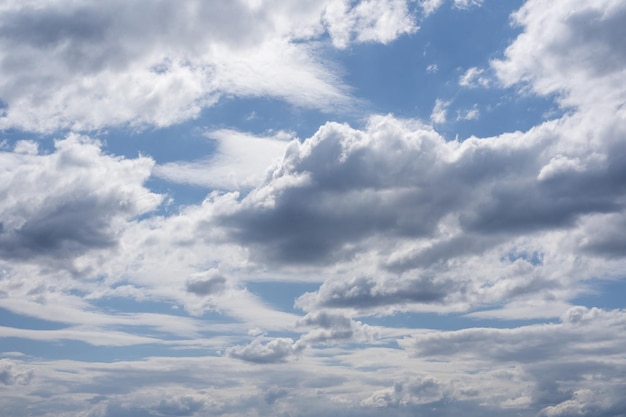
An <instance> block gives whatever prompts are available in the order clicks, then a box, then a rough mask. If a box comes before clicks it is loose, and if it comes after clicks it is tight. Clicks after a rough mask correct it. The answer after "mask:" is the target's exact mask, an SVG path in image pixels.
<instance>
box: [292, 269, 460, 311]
mask: <svg viewBox="0 0 626 417" xmlns="http://www.w3.org/2000/svg"><path fill="white" fill-rule="evenodd" d="M462 285H463V283H460V282H452V281H448V280H440V279H437V278H434V277H402V278H397V277H393V278H379V279H376V278H372V277H359V278H353V279H349V280H339V279H337V280H329V281H326V282H324V283H323V284H322V285H321V287H320V289H319V290H318V291H317V292H314V293H306V294H304V295H302V296H300V297H299V298H298V299H297V300H296V305H297V306H299V307H301V308H304V309H305V310H311V309H314V308H352V309H355V310H358V311H362V312H365V311H368V310H369V309H375V308H377V307H386V306H397V307H401V306H404V305H407V304H411V303H420V304H431V303H443V302H444V301H446V298H447V297H448V296H449V295H450V294H454V293H457V292H460V291H462V290H461V289H460V288H459V287H460V286H462Z"/></svg>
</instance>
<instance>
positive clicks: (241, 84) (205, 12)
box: [0, 0, 415, 131]
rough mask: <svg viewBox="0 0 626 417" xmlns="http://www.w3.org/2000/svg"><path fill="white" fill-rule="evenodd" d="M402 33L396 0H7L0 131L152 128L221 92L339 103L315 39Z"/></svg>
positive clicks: (407, 24)
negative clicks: (101, 0)
mask: <svg viewBox="0 0 626 417" xmlns="http://www.w3.org/2000/svg"><path fill="white" fill-rule="evenodd" d="M373 10H376V13H372V11H373ZM414 30H415V26H414V23H413V18H412V17H411V14H410V11H409V9H408V5H407V2H406V1H405V0H395V1H390V0H384V1H383V0H377V1H373V0H367V1H361V2H356V3H355V2H349V1H323V2H318V1H306V2H299V3H298V4H297V5H296V4H290V3H288V2H281V1H262V2H255V1H243V0H238V1H218V2H210V3H207V2H202V1H191V2H186V3H185V4H184V5H181V4H178V3H176V2H171V1H166V0H165V1H161V0H160V1H156V2H154V1H150V2H147V1H133V2H125V1H111V2H107V3H99V2H98V3H94V2H90V1H78V2H64V1H59V2H48V3H42V2H38V1H28V2H9V3H7V4H5V5H3V6H2V8H1V9H0V45H1V46H2V48H1V49H2V53H1V54H0V68H1V69H0V71H1V74H2V81H1V82H0V100H1V101H2V103H3V105H4V108H3V109H2V117H1V118H0V126H2V127H3V128H8V127H17V128H22V129H26V130H33V131H49V130H54V129H57V128H72V129H82V130H85V129H98V128H102V127H106V126H110V125H132V126H138V127H142V126H159V127H162V126H168V125H171V124H175V123H178V122H181V121H183V120H187V119H189V118H193V117H196V116H197V115H198V114H199V112H200V111H201V110H202V108H204V107H206V106H210V105H212V104H214V103H215V102H216V101H217V100H218V99H219V97H220V96H221V95H224V94H226V95H238V96H273V97H277V98H280V99H284V100H286V101H288V102H290V103H292V104H295V105H298V106H306V107H316V108H322V109H327V110H328V109H332V108H337V107H338V106H346V105H348V102H349V99H348V92H347V89H346V87H345V86H344V85H343V84H342V82H341V81H340V80H339V79H338V78H337V77H336V76H335V74H333V72H332V71H330V70H329V69H328V68H327V67H326V66H324V65H323V64H322V62H321V58H320V57H319V54H318V53H317V52H316V51H317V50H318V49H319V48H317V47H316V46H315V42H316V41H317V40H318V39H319V38H320V37H321V36H322V35H323V34H324V33H326V32H327V33H328V34H329V35H330V37H331V38H332V42H333V44H335V45H336V46H339V47H345V46H347V45H348V44H349V43H351V42H384V43H386V42H389V41H391V40H393V39H395V38H396V37H398V36H400V35H402V34H404V33H410V32H412V31H414ZM309 40H310V41H313V43H311V42H308V41H309ZM41 62H45V63H46V65H40V63H41Z"/></svg>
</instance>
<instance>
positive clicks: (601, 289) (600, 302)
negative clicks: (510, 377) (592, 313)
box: [571, 278, 626, 310]
mask: <svg viewBox="0 0 626 417" xmlns="http://www.w3.org/2000/svg"><path fill="white" fill-rule="evenodd" d="M586 284H587V285H586V287H587V289H586V291H585V292H584V293H583V294H581V295H579V296H578V297H576V298H574V299H573V300H571V302H572V303H573V304H577V305H582V306H585V307H588V308H592V307H597V308H602V309H605V310H612V309H625V308H626V299H624V294H626V279H623V278H622V279H616V280H608V279H607V280H593V281H589V282H587V283H586Z"/></svg>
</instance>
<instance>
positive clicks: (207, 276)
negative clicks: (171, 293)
mask: <svg viewBox="0 0 626 417" xmlns="http://www.w3.org/2000/svg"><path fill="white" fill-rule="evenodd" d="M185 288H186V290H187V291H188V292H190V293H193V294H196V295H198V296H205V295H211V294H218V293H221V292H222V291H224V289H225V288H226V278H225V277H224V276H222V275H221V274H220V273H219V271H217V270H210V271H208V272H206V273H200V274H196V275H195V276H194V277H193V278H191V279H189V280H187V282H186V283H185Z"/></svg>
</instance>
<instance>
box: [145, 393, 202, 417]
mask: <svg viewBox="0 0 626 417" xmlns="http://www.w3.org/2000/svg"><path fill="white" fill-rule="evenodd" d="M203 405H204V402H203V401H200V400H197V399H195V398H193V397H180V398H170V399H163V400H161V401H160V402H159V405H157V406H155V407H154V408H153V410H154V411H155V412H156V413H157V414H158V415H160V416H191V415H194V414H195V413H196V411H198V410H200V409H201V408H202V406H203Z"/></svg>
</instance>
